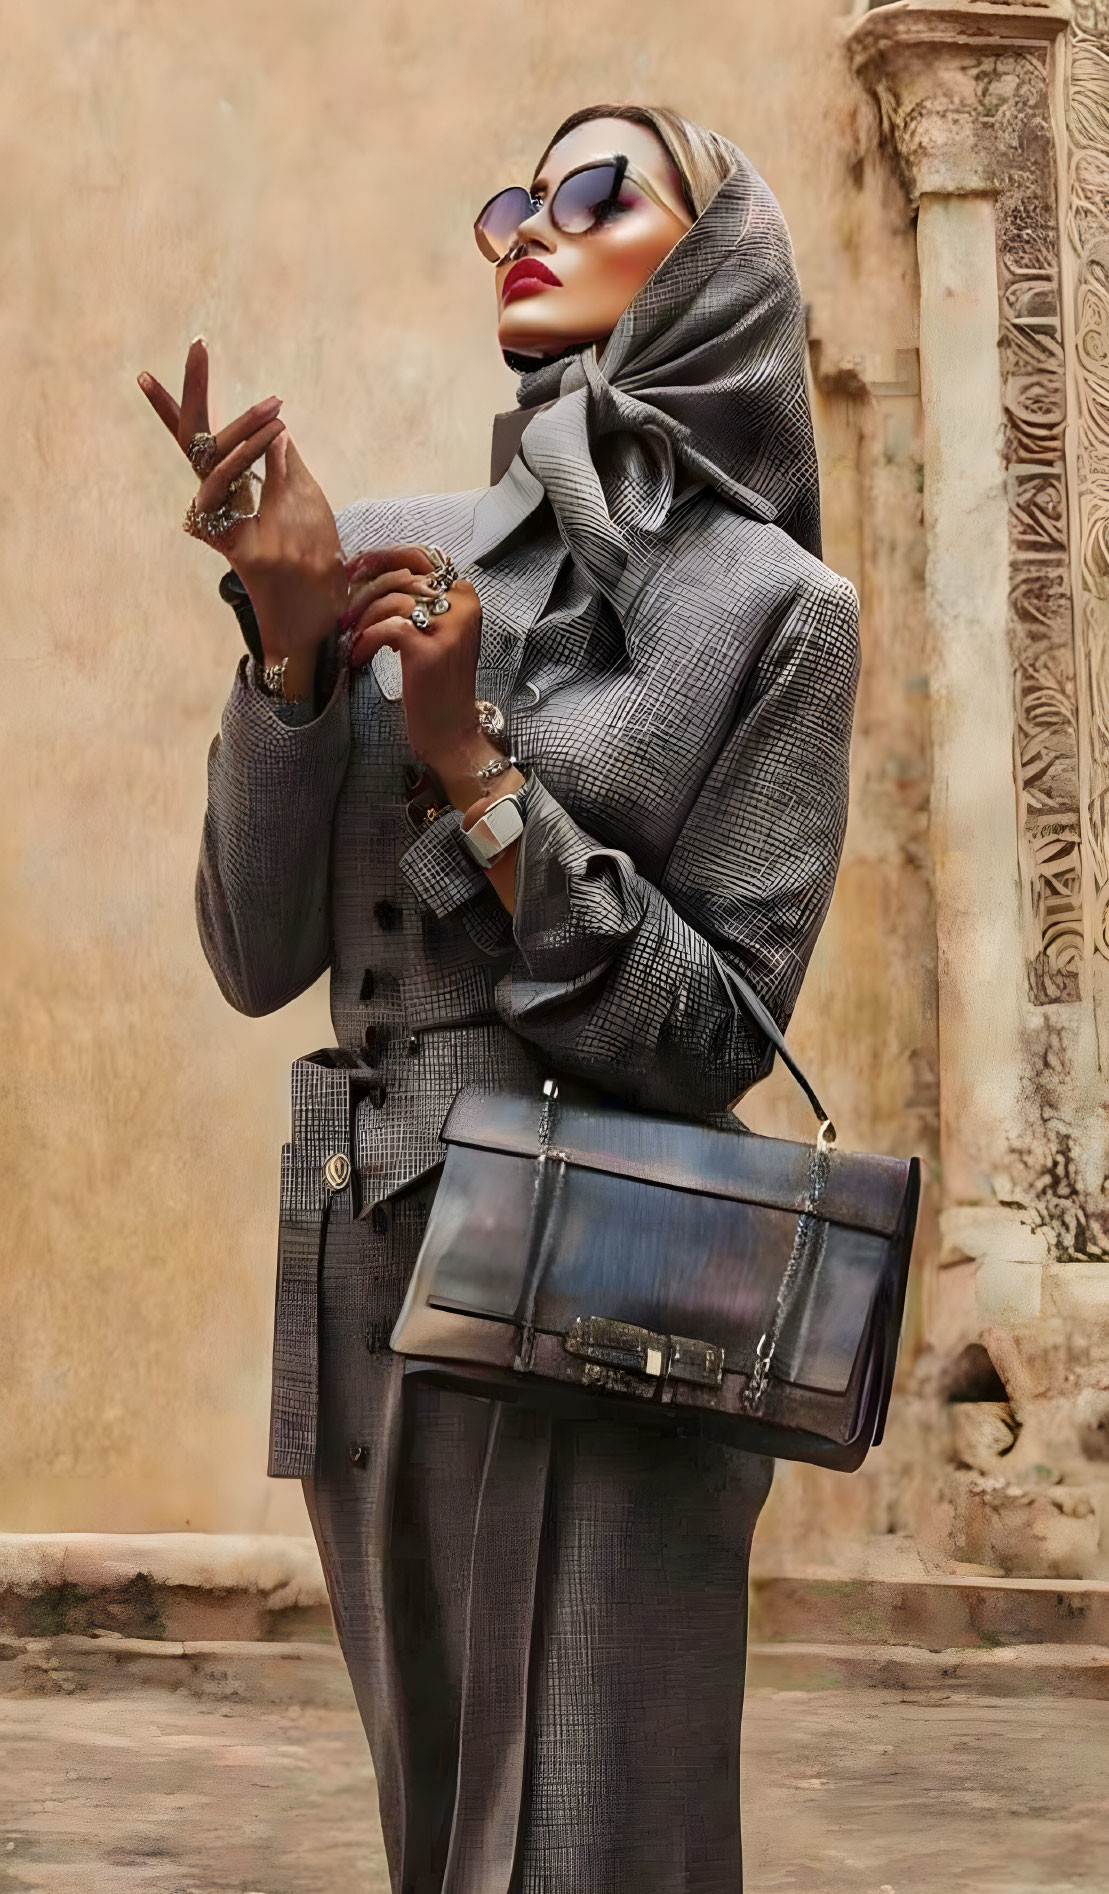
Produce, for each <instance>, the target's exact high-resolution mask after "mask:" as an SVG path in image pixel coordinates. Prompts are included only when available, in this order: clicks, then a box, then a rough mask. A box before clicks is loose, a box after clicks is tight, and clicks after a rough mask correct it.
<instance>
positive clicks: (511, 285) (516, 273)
mask: <svg viewBox="0 0 1109 1894" xmlns="http://www.w3.org/2000/svg"><path fill="white" fill-rule="evenodd" d="M547 288H554V289H561V288H562V284H561V282H560V281H559V278H558V277H557V276H556V275H555V273H554V271H553V270H549V269H548V268H547V265H546V264H545V263H540V261H539V259H538V258H537V257H522V258H521V260H520V262H519V263H514V264H513V265H512V268H511V269H510V270H509V272H508V275H507V276H506V277H505V279H504V282H503V284H502V285H501V307H502V308H503V307H504V305H505V303H507V302H514V301H515V299H516V298H517V297H518V296H531V295H533V294H534V293H535V291H536V290H537V289H547Z"/></svg>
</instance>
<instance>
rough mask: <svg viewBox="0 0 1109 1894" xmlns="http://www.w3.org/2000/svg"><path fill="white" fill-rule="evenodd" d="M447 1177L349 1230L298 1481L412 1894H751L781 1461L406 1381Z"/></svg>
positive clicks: (324, 1327) (322, 1336)
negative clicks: (755, 1614)
mask: <svg viewBox="0 0 1109 1894" xmlns="http://www.w3.org/2000/svg"><path fill="white" fill-rule="evenodd" d="M437 1187H438V1174H435V1175H433V1176H432V1177H431V1178H430V1179H429V1180H426V1181H425V1182H424V1183H422V1184H421V1185H420V1186H419V1187H418V1188H417V1189H415V1190H412V1191H410V1192H409V1193H407V1194H403V1195H400V1196H398V1197H395V1198H393V1199H391V1200H390V1201H389V1205H388V1218H387V1220H386V1219H384V1218H382V1219H379V1223H380V1224H381V1225H384V1224H385V1223H386V1221H387V1227H375V1225H374V1224H371V1222H370V1221H369V1220H368V1219H362V1220H358V1219H353V1220H352V1219H351V1217H350V1215H349V1213H348V1214H344V1212H343V1209H342V1207H341V1206H338V1205H337V1206H336V1210H334V1211H333V1212H332V1215H331V1216H330V1218H329V1220H328V1225H327V1231H326V1238H325V1243H324V1249H323V1255H322V1260H321V1268H320V1280H319V1318H318V1319H319V1415H318V1429H317V1448H316V1460H315V1468H314V1471H313V1473H312V1474H311V1475H310V1476H308V1477H306V1478H305V1479H304V1481H303V1488H304V1493H305V1499H306V1501H307V1505H308V1511H309V1516H310V1518H311V1522H312V1529H313V1532H314V1534H315V1537H316V1542H317V1545H318V1546H319V1550H320V1556H321V1560H322V1563H323V1568H324V1573H325V1577H326V1580H327V1586H328V1592H329V1597H330V1600H331V1607H332V1612H333V1616H334V1619H335V1626H336V1632H337V1635H338V1638H339V1642H340V1645H341V1648H342V1651H343V1655H344V1658H345V1661H346V1664H347V1667H348V1670H349V1672H350V1676H351V1680H352V1684H353V1687H354V1693H355V1697H356V1700H357V1703H358V1708H359V1713H360V1715H361V1717H362V1721H363V1724H364V1726H365V1729H366V1734H367V1738H368V1741H369V1745H370V1750H371V1754H372V1757H373V1762H374V1769H375V1774H376V1777H377V1784H378V1800H379V1810H380V1818H381V1825H382V1832H383V1836H384V1841H385V1850H386V1855H387V1859H388V1863H389V1873H390V1885H391V1888H392V1890H393V1894H642V1889H643V1888H644V1887H650V1888H651V1889H652V1890H653V1894H737V1890H739V1889H740V1888H741V1884H742V1850H741V1829H740V1803H739V1742H740V1725H741V1716H742V1702H743V1684H744V1667H745V1661H746V1634H747V1569H748V1558H749V1552H750V1542H751V1535H752V1532H753V1530H754V1526H755V1522H756V1519H757V1517H758V1514H759V1511H760V1510H761V1508H762V1505H763V1504H764V1502H765V1499H766V1495H767V1493H768V1491H769V1488H770V1483H771V1478H772V1473H773V1462H772V1461H770V1460H767V1459H764V1458H762V1457H760V1456H755V1455H750V1454H743V1453H739V1452H737V1451H736V1450H734V1449H732V1448H728V1447H725V1446H722V1445H720V1444H717V1443H712V1442H707V1441H704V1440H702V1439H701V1438H700V1437H699V1436H696V1435H691V1436H662V1435H656V1434H654V1433H653V1432H652V1431H651V1430H649V1429H646V1428H644V1427H643V1426H642V1425H641V1424H623V1425H609V1424H606V1423H603V1422H596V1421H589V1422H576V1421H570V1420H565V1419H561V1418H559V1419H557V1420H551V1419H548V1418H547V1417H545V1416H537V1415H534V1414H528V1413H527V1412H526V1411H523V1410H517V1409H514V1408H512V1407H511V1406H510V1405H509V1404H507V1403H504V1402H498V1401H490V1400H485V1399H481V1398H479V1397H475V1396H473V1395H470V1394H456V1393H454V1392H451V1391H448V1390H445V1389H441V1388H437V1387H434V1386H432V1385H430V1384H428V1383H426V1382H423V1381H421V1380H420V1378H419V1377H418V1376H415V1375H412V1374H408V1373H406V1372H405V1363H404V1362H403V1360H402V1359H401V1358H400V1357H399V1356H396V1355H394V1354H393V1353H392V1352H391V1350H390V1349H389V1346H388V1336H389V1334H390V1332H391V1330H392V1327H393V1324H394V1323H395V1320H396V1317H397V1314H398V1313H399V1310H400V1306H401V1302H402V1301H403V1297H404V1293H405V1290H406V1288H407V1285H408V1279H409V1276H410V1275H411V1271H412V1268H413V1265H414V1262H415V1258H416V1254H417V1251H418V1249H419V1243H420V1238H421V1236H422V1233H423V1228H424V1225H425V1224H426V1221H427V1216H428V1212H429V1210H430V1207H431V1204H432V1202H433V1200H434V1195H435V1191H436V1189H437ZM540 1448H541V1449H542V1450H541V1451H540V1450H539V1449H540ZM536 1478H541V1479H542V1482H543V1489H542V1492H537V1491H535V1490H532V1489H531V1488H530V1486H529V1482H533V1481H534V1480H535V1479H536ZM537 1500H538V1502H539V1504H538V1508H537V1505H536V1502H537ZM536 1518H538V1519H540V1520H541V1532H540V1534H539V1536H538V1539H537V1540H536V1541H535V1543H530V1541H529V1531H530V1526H529V1521H531V1520H533V1519H536Z"/></svg>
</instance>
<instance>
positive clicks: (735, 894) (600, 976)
mask: <svg viewBox="0 0 1109 1894" xmlns="http://www.w3.org/2000/svg"><path fill="white" fill-rule="evenodd" d="M527 479H528V475H527V471H526V468H525V466H524V463H523V461H522V460H521V459H520V458H516V459H515V460H514V461H513V463H512V465H511V466H510V468H509V470H508V472H507V473H506V474H505V475H504V477H503V478H502V479H501V480H500V481H498V483H497V484H496V485H495V486H492V487H489V488H479V489H475V490H473V491H471V492H465V493H453V494H434V495H423V496H419V497H415V498H404V499H396V500H385V501H377V500H370V501H361V502H358V503H356V504H354V505H352V506H350V507H347V508H346V509H345V510H344V511H343V512H341V513H340V514H339V515H338V516H337V524H338V530H339V537H340V541H341V544H342V547H343V551H344V554H345V555H347V556H350V555H351V554H353V553H355V552H357V551H360V550H362V549H364V548H366V547H368V546H372V545H380V544H388V543H392V542H398V541H403V540H419V541H424V542H434V543H437V544H439V545H442V546H444V547H445V548H446V549H447V550H448V551H450V552H451V553H452V554H453V555H454V557H455V560H456V563H457V565H458V567H459V570H460V572H461V573H462V574H463V576H465V577H466V578H468V579H470V580H471V581H472V583H473V584H474V585H475V586H476V588H477V591H478V594H479V596H480V598H481V600H482V607H483V628H482V642H481V658H480V665H479V669H478V674H477V695H478V696H480V697H485V698H489V699H492V700H494V701H495V702H497V703H499V704H500V705H501V706H502V707H503V709H504V712H505V715H506V718H507V721H508V728H509V734H510V737H511V741H512V746H513V749H514V750H515V752H516V754H517V755H518V756H519V757H520V758H521V759H522V764H523V765H524V766H526V768H527V777H526V785H525V790H524V807H525V827H524V833H523V836H522V838H521V841H520V845H519V848H518V852H517V862H516V909H515V914H514V915H509V913H508V912H507V910H506V909H505V908H504V907H503V906H502V904H501V902H500V900H499V899H498V897H497V895H496V894H495V892H494V891H493V889H492V887H491V885H490V883H489V882H488V881H487V879H486V877H485V876H484V875H483V874H482V872H481V871H480V869H478V868H477V866H476V864H475V863H474V862H473V861H472V860H471V859H470V857H469V856H468V855H467V853H466V851H465V850H464V848H463V846H462V844H461V842H460V841H459V839H458V828H459V824H460V821H461V817H460V815H459V813H458V812H457V811H455V810H453V809H452V810H448V811H446V812H443V813H441V814H439V815H438V816H437V817H436V818H435V819H433V820H430V821H428V820H426V819H425V816H424V811H423V809H422V808H421V807H419V806H415V807H410V806H409V805H410V803H411V801H412V781H413V777H414V776H415V775H416V774H418V767H417V766H416V759H415V758H414V756H413V753H412V751H411V749H410V747H409V744H408V742H407V736H406V730H405V719H404V708H403V704H402V703H401V701H400V699H399V693H398V682H397V673H398V672H399V665H396V664H395V661H394V669H393V671H392V672H391V670H390V658H391V654H389V653H387V652H386V653H381V654H379V658H378V660H377V661H375V663H374V665H373V666H366V667H365V668H363V669H360V670H357V671H352V670H351V668H350V665H349V655H348V646H349V640H348V639H345V638H339V637H338V636H337V635H336V634H334V633H333V634H332V637H331V639H330V640H329V641H328V645H327V647H326V648H325V652H324V654H323V657H322V659H321V668H320V672H319V674H318V675H319V678H320V682H321V685H322V688H321V689H320V690H319V691H318V695H317V705H312V706H306V707H298V706H282V705H280V704H278V703H276V702H275V701H274V700H273V699H272V698H270V697H268V696H267V695H266V694H264V693H263V692H262V691H261V689H260V688H259V684H258V681H257V664H256V660H255V659H254V658H252V657H250V656H244V657H243V658H242V659H241V660H240V663H239V666H238V670H237V673H236V676H235V679H234V683H233V685H232V689H231V694H230V697H229V699H228V701H227V704H226V707H225V709H224V711H223V715H222V720H221V725H220V731H219V735H218V736H217V737H216V738H215V740H214V741H213V743H212V746H211V750H210V753H209V759H208V804H207V811H206V815H205V820H204V831H203V839H202V846H201V853H200V862H199V868H198V874H197V882H196V909H197V919H198V925H199V930H200V938H201V942H202V945H203V949H204V952H205V955H206V957H207V959H208V962H209V965H210V966H211V969H212V972H213V973H214V975H215V978H216V980H217V981H218V983H219V986H220V988H221V990H222V992H223V994H224V996H225V997H226V999H227V1000H228V1001H229V1003H230V1004H231V1005H232V1006H234V1007H235V1008H237V1010H239V1011H240V1012H243V1013H247V1014H250V1015H260V1014H264V1013H270V1012H273V1011H275V1010H276V1009H277V1008H279V1007H281V1006H284V1005H285V1004H287V1002H288V1001H289V1000H291V999H293V998H294V997H295V996H296V995H297V994H299V993H301V992H303V991H304V990H305V988H307V987H309V986H310V985H311V984H312V983H313V982H314V981H315V980H316V979H318V978H319V976H320V974H321V973H323V972H324V970H325V969H330V980H331V1017H332V1021H333V1025H334V1030H335V1037H336V1041H337V1048H338V1052H339V1055H340V1063H341V1064H345V1065H346V1066H347V1068H348V1070H349V1072H350V1075H351V1077H352V1078H354V1079H356V1080H357V1084H356V1085H352V1086H351V1089H350V1092H349V1099H348V1102H349V1108H350V1114H351V1116H350V1151H351V1159H352V1163H353V1167H354V1177H353V1180H352V1181H353V1184H354V1186H355V1187H356V1191H357V1198H356V1201H357V1205H358V1211H357V1214H359V1215H361V1216H371V1215H373V1214H374V1212H375V1207H379V1206H380V1205H381V1204H382V1203H383V1202H384V1200H386V1199H387V1198H389V1197H390V1196H391V1195H393V1194H395V1193H396V1192H398V1191H400V1190H403V1189H404V1188H405V1187H406V1186H409V1185H411V1184H412V1183H413V1182H414V1181H415V1180H416V1179H418V1178H420V1177H423V1176H426V1175H427V1174H428V1172H429V1171H431V1170H432V1169H433V1168H434V1167H435V1166H436V1165H437V1164H438V1163H440V1162H441V1161H442V1158H443V1156H444V1151H443V1147H442V1146H441V1145H440V1144H439V1142H438V1133H439V1128H440V1125H441V1124H442V1121H443V1119H444V1117H445V1115H446V1112H447V1109H448V1107H449V1105H450V1103H451V1100H452V1098H453V1097H454V1095H455V1093H456V1092H457V1090H458V1089H459V1087H460V1086H462V1085H464V1084H481V1085H483V1086H486V1087H492V1088H498V1087H509V1086H520V1087H525V1088H528V1089H535V1088H536V1087H537V1086H538V1085H539V1083H540V1080H541V1078H542V1077H543V1076H545V1075H547V1074H549V1073H553V1074H565V1075H575V1076H579V1077H582V1078H584V1079H586V1080H588V1081H590V1082H591V1083H593V1084H594V1085H597V1086H599V1087H600V1088H602V1089H603V1090H607V1091H609V1092H610V1093H612V1094H614V1095H616V1096H618V1097H620V1098H622V1099H625V1100H627V1101H629V1102H631V1103H633V1104H638V1105H640V1106H642V1107H645V1108H648V1109H654V1110H661V1111H667V1112H671V1113H674V1114H677V1115H685V1116H689V1117H691V1118H696V1119H700V1120H702V1121H707V1122H710V1123H715V1124H719V1125H721V1126H722V1127H725V1128H728V1129H731V1130H734V1131H736V1132H737V1133H742V1129H743V1127H742V1126H741V1125H740V1124H739V1123H738V1122H737V1120H736V1119H735V1118H734V1116H732V1115H731V1114H730V1112H729V1109H728V1108H729V1106H730V1105H731V1104H733V1103H734V1102H736V1101H737V1100H738V1099H739V1098H740V1097H741V1096H742V1094H743V1093H744V1092H745V1091H746V1090H748V1089H749V1087H750V1086H752V1085H753V1084H754V1083H755V1082H756V1081H757V1080H759V1079H760V1078H761V1077H763V1076H765V1075H766V1073H767V1072H768V1071H769V1069H770V1066H771V1064H772V1061H773V1049H772V1047H770V1045H769V1043H768V1042H767V1040H766V1039H765V1037H764V1035H763V1034H762V1033H761V1032H760V1030H759V1029H758V1027H757V1026H755V1025H754V1024H753V1022H751V1021H750V1020H748V1019H747V1018H746V1017H745V1016H743V1015H742V1014H737V1012H736V1011H735V1009H734V1007H733V1004H732V1001H731V999H730V996H729V995H728V993H726V992H725V991H724V989H723V987H722V985H721V983H720V980H719V976H718V975H716V974H715V973H714V970H713V966H712V962H711V958H710V955H709V952H708V945H707V943H712V945H713V946H714V947H715V948H716V949H717V950H718V951H719V952H720V953H721V954H722V955H723V957H724V958H725V959H726V960H727V961H729V962H730V963H731V964H732V965H734V966H735V967H736V968H737V969H738V970H739V971H740V972H742V973H743V974H744V975H745V976H746V978H747V979H748V980H749V981H750V982H751V984H752V985H753V986H754V988H755V989H756V991H757V992H758V993H759V995H760V996H761V998H762V999H763V1000H764V1001H765V1003H766V1005H767V1006H768V1007H769V1008H770V1011H771V1012H772V1013H773V1015H774V1017H775V1018H776V1019H777V1020H778V1022H779V1024H780V1025H782V1026H783V1027H784V1026H785V1025H786V1024H787V1022H788V1020H789V1017H790V1014H791V1012H792V1010H793V1006H794V1003H795V1001H796V998H797V994H798V991H799V989H800V986H801V981H802V978H803V976H804V972H805V968H806V966H807V964H808V961H809V958H810V955H811V953H812V949H813V946H814V943H815V941H816V937H817V934H818V932H819V929H820V926H821V924H822V921H823V919H824V915H825V913H826V911H827V907H828V903H829V901H830V898H831V894H832V889H833V885H834V881H835V876H836V870H837V866H838V862H839V858H840V853H841V849H842V844H843V835H844V828H845V823H846V815H847V797H848V760H849V745H850V734H851V722H852V714H853V707H854V701H855V692H856V685H857V678H858V668H859V646H858V599H857V596H856V594H855V590H854V588H853V586H852V585H851V584H850V583H849V581H847V580H846V579H844V578H841V577H839V576H837V575H836V574H835V573H833V572H831V571H830V570H829V568H828V567H827V566H825V565H824V564H823V563H822V562H821V560H820V559H818V558H816V557H815V556H814V555H813V554H811V553H810V552H808V551H806V550H804V549H803V548H802V547H801V546H799V545H798V543H797V542H796V540H794V539H793V538H792V537H791V536H790V535H789V534H788V533H787V532H785V531H783V530H782V529H781V528H780V527H779V526H777V525H774V524H771V523H767V522H766V521H764V520H760V519H757V518H752V517H748V516H746V515H745V514H744V513H742V512H740V511H737V510H735V509H733V508H732V507H730V506H728V505H726V504H725V503H724V502H723V501H722V500H720V499H719V498H718V497H717V495H716V494H715V493H714V492H713V491H712V490H711V489H710V488H708V487H707V486H703V485H698V484H693V485H691V486H689V487H687V488H686V490H685V491H684V492H683V493H681V494H680V496H679V498H678V500H677V501H676V503H675V504H674V506H673V508H672V509H671V512H670V514H669V516H668V517H667V519H666V521H665V523H664V525H663V526H662V527H661V528H660V529H659V530H657V531H654V532H650V533H647V532H642V533H633V534H632V560H631V568H630V571H629V575H628V579H627V583H626V585H625V586H624V587H623V590H622V593H621V601H620V608H619V610H617V608H616V606H614V604H613V603H612V602H611V600H610V599H609V598H607V597H606V596H604V595H603V594H602V593H601V592H600V591H598V589H597V588H596V587H595V586H594V585H593V584H591V583H590V582H589V580H588V579H587V578H586V577H585V576H584V574H583V573H582V572H581V570H580V569H579V567H578V566H577V565H576V564H575V562H574V560H573V559H572V557H571V556H570V554H569V553H568V551H567V548H566V546H565V544H564V542H563V539H562V536H561V534H560V531H559V527H558V521H557V518H556V516H555V514H554V513H553V511H552V509H551V508H550V506H549V504H548V503H546V502H545V501H544V502H542V503H541V504H540V505H539V506H538V508H537V509H534V510H532V511H530V512H528V507H530V506H531V503H532V502H533V501H534V498H535V495H534V494H531V495H526V496H524V498H525V504H524V505H521V495H520V491H519V483H520V481H525V482H526V480H527ZM525 512H527V519H526V523H525V525H524V526H523V527H521V525H520V519H521V517H522V515H523V514H524V513H525ZM660 574H664V575H665V586H664V587H660V585H659V575H660ZM325 1077H326V1078H328V1080H329V1083H330V1080H331V1078H332V1077H333V1075H328V1074H326V1073H324V1072H323V1071H322V1069H321V1068H320V1066H319V1065H316V1064H313V1063H312V1062H311V1061H305V1060H298V1061H297V1064H296V1066H295V1067H294V1074H293V1120H292V1145H291V1152H292V1155H293V1156H294V1157H296V1156H297V1155H298V1154H299V1156H300V1157H301V1158H303V1159H304V1160H305V1161H298V1162H294V1163H286V1164H285V1165H283V1182H282V1220H283V1226H285V1225H287V1226H288V1227H289V1228H292V1227H294V1226H296V1227H299V1228H300V1229H301V1230H302V1231H311V1230H314V1229H317V1228H318V1226H319V1220H320V1217H321V1214H322V1209H323V1205H324V1203H325V1201H326V1185H325V1183H324V1181H323V1177H322V1165H323V1162H324V1160H325V1158H326V1156H327V1155H328V1149H327V1147H328V1144H329V1140H331V1139H332V1138H333V1135H334V1128H333V1126H332V1125H331V1124H330V1123H329V1122H328V1121H327V1120H326V1112H327V1109H329V1108H326V1107H325V1105H324V1103H323V1102H322V1101H323V1092H324V1088H323V1086H322V1081H323V1079H324V1078H325ZM332 1095H333V1086H332V1087H331V1091H330V1092H329V1093H328V1096H329V1097H330V1096H332ZM289 1151H290V1147H287V1148H286V1154H287V1155H288V1154H289ZM289 1280H290V1285H291V1284H292V1281H293V1271H292V1266H291V1265H290V1274H289ZM302 1287H303V1284H302ZM297 1293H299V1291H298V1292H297ZM293 1295H294V1290H293V1288H292V1287H291V1286H289V1287H288V1289H287V1294H286V1303H287V1304H288V1306H287V1307H286V1308H285V1311H284V1315H283V1311H282V1289H281V1286H280V1284H279V1297H278V1345H277V1350H276V1354H275V1409H274V1422H273V1430H272V1432H271V1468H270V1470H271V1472H274V1473H289V1474H302V1473H303V1472H305V1471H310V1470H311V1456H312V1449H313V1443H314V1406H313V1401H314V1366H313V1362H312V1360H311V1359H310V1357H311V1355H312V1352H313V1349H314V1340H313V1336H314V1322H312V1323H310V1324H309V1326H310V1327H311V1329H312V1335H308V1334H307V1331H306V1330H305V1328H304V1325H303V1322H302V1321H301V1319H300V1317H298V1316H295V1315H293V1314H292V1313H290V1310H291V1303H289V1298H290V1297H292V1296H293ZM283 1322H284V1328H283V1326H282V1325H283ZM283 1378H284V1381H283ZM279 1384H281V1385H279ZM284 1384H287V1386H286V1392H288V1389H289V1388H293V1387H294V1384H295V1387H296V1388H298V1389H299V1393H298V1394H297V1395H296V1398H293V1397H292V1396H290V1397H289V1400H288V1401H286V1402H285V1403H284V1407H283V1398H284V1397H283V1395H282V1385H284ZM283 1413H284V1415H285V1419H284V1421H283V1420H282V1418H281V1417H282V1414H283Z"/></svg>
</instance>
